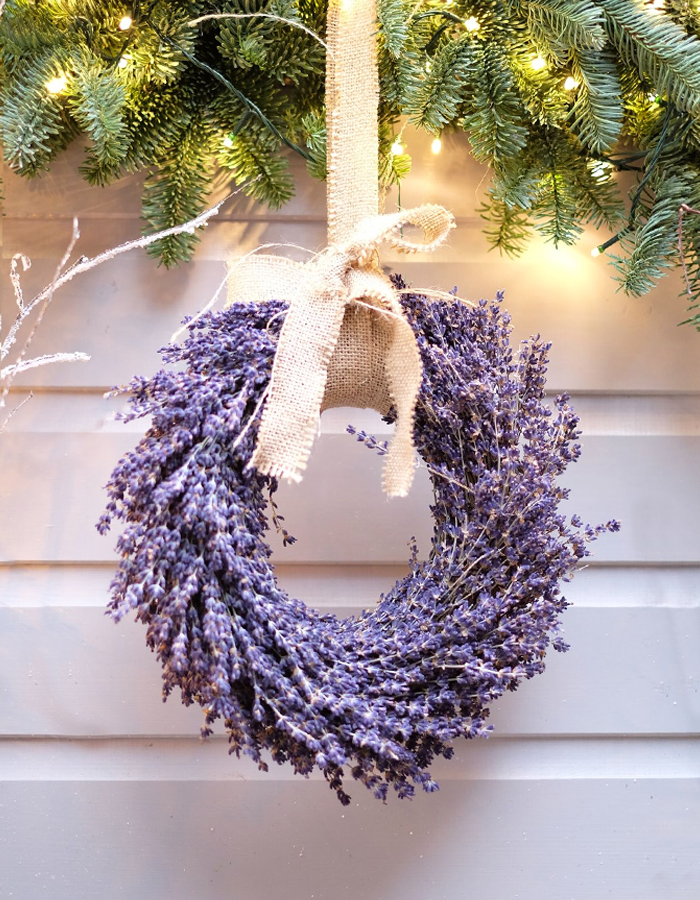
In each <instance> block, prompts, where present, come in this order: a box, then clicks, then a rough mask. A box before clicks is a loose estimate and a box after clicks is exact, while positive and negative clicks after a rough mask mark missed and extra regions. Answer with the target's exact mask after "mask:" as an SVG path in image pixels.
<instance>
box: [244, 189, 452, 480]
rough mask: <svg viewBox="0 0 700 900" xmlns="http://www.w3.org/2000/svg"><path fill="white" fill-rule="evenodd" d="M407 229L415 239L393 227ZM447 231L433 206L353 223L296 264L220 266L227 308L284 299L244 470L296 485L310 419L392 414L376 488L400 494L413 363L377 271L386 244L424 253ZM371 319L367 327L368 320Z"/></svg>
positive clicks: (408, 464) (417, 367) (446, 219)
mask: <svg viewBox="0 0 700 900" xmlns="http://www.w3.org/2000/svg"><path fill="white" fill-rule="evenodd" d="M408 225H414V226H416V227H418V228H420V229H421V231H422V232H423V237H424V240H423V241H422V242H416V241H412V240H410V239H408V238H406V237H404V236H402V234H401V229H402V228H403V227H405V226H408ZM452 227H453V218H452V215H451V214H450V213H448V212H447V211H446V210H445V209H443V208H442V207H440V206H432V205H426V206H420V207H418V208H416V209H412V210H406V211H402V212H398V213H394V214H390V215H382V216H373V217H370V218H367V219H364V220H363V221H362V222H360V223H359V225H358V226H357V228H356V229H355V232H354V233H353V235H352V236H351V238H350V240H349V241H347V242H346V243H343V244H340V245H338V246H332V247H328V248H327V249H326V250H325V251H323V253H321V254H319V255H318V256H317V257H315V258H314V259H313V260H312V261H311V262H310V263H307V264H306V265H304V264H301V263H295V262H292V261H291V260H289V259H285V258H283V257H278V256H256V255H253V256H248V257H244V258H243V259H242V260H234V261H232V262H231V264H230V266H229V304H230V303H232V302H240V301H241V300H245V301H248V302H251V301H252V302H261V301H264V300H269V299H272V298H279V299H284V300H288V301H289V310H288V312H287V314H286V318H285V321H284V325H283V326H282V331H281V334H280V337H279V344H278V347H277V353H276V355H275V360H274V364H273V367H272V377H271V380H270V386H269V389H268V395H267V401H266V405H265V410H264V412H263V416H262V421H261V423H260V429H259V431H258V441H257V446H256V449H255V453H254V455H253V457H252V459H251V465H253V466H255V468H257V469H258V471H260V472H262V473H263V474H266V475H273V476H275V477H277V478H279V477H286V478H291V479H293V480H295V481H298V480H300V479H301V473H302V472H303V470H304V468H305V467H306V461H307V459H308V457H309V453H310V452H311V447H312V444H313V441H314V438H315V436H316V431H317V422H318V416H319V415H320V413H321V412H322V411H323V410H324V409H329V408H331V407H335V406H363V407H371V408H373V409H377V410H378V411H379V412H381V413H383V414H386V413H387V412H389V409H390V408H391V407H392V406H393V407H394V409H395V410H396V414H397V420H396V430H395V434H394V437H393V440H392V441H391V443H390V445H389V451H388V454H387V459H386V463H385V467H384V489H385V491H386V492H387V494H389V495H392V496H402V495H404V494H406V493H407V491H408V489H409V488H410V486H411V481H412V479H413V470H414V461H413V413H414V408H415V403H416V399H417V397H418V391H419V389H420V383H421V361H420V356H419V353H418V347H417V346H416V339H415V336H414V334H413V330H412V328H411V326H410V325H409V323H408V322H407V321H406V319H405V317H404V314H403V310H402V308H401V303H400V300H399V296H398V294H397V292H396V291H395V289H394V287H393V285H392V284H391V282H390V281H389V279H388V278H387V277H386V276H385V275H384V274H383V272H382V271H381V270H380V269H379V266H378V255H377V250H378V248H379V246H380V244H382V243H384V242H386V243H388V244H390V245H392V246H394V247H397V248H398V249H399V250H403V251H404V252H408V253H411V252H416V251H419V250H433V249H434V248H435V247H437V246H439V245H440V244H441V243H442V242H443V241H444V240H445V238H446V237H447V235H448V233H449V231H450V229H451V228H452ZM371 319H375V320H376V321H374V322H372V321H371Z"/></svg>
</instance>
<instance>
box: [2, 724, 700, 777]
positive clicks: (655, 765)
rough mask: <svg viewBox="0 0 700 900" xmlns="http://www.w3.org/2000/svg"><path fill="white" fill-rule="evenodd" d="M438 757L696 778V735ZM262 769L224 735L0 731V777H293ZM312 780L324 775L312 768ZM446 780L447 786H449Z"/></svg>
mask: <svg viewBox="0 0 700 900" xmlns="http://www.w3.org/2000/svg"><path fill="white" fill-rule="evenodd" d="M454 750H455V752H454V756H453V757H452V758H451V759H449V760H446V759H442V758H440V759H437V760H435V762H434V763H433V765H432V766H431V768H430V771H431V774H432V775H433V777H434V778H435V779H436V780H438V781H439V782H440V783H443V782H444V783H445V784H446V785H447V784H449V783H450V782H459V781H484V780H491V781H563V780H576V781H593V780H600V779H605V780H607V779H611V780H612V779H626V780H629V779H638V778H646V779H649V778H662V779H678V778H683V779H692V778H698V779H700V736H695V737H687V736H686V737H669V736H665V737H649V736H643V737H634V736H631V735H625V736H621V735H610V736H607V737H601V736H593V737H591V736H586V735H578V736H577V737H575V738H568V737H556V738H553V737H505V736H492V737H490V738H488V739H478V740H471V741H467V740H460V741H457V742H456V745H455V748H454ZM265 759H266V762H267V763H268V767H269V769H268V771H267V772H265V771H261V770H260V769H258V767H257V766H256V765H255V764H254V763H251V761H250V760H249V759H248V758H247V757H241V758H237V757H236V756H235V755H233V754H229V753H228V742H227V739H226V737H225V736H223V735H216V736H214V737H210V738H208V739H207V740H206V741H204V740H202V739H201V738H199V737H190V738H163V737H161V738H156V737H152V736H151V737H148V738H133V737H127V736H120V737H116V738H103V737H87V738H82V739H76V738H64V737H58V738H57V737H50V738H46V737H31V738H7V737H0V773H1V774H0V784H1V783H3V782H12V781H26V782H31V781H34V782H52V781H76V780H78V779H80V780H82V781H85V782H94V781H143V782H152V781H176V782H188V781H198V782H211V781H214V782H223V781H262V782H269V781H298V780H299V776H298V775H295V774H294V771H293V769H292V768H291V766H287V765H281V766H280V765H277V764H276V763H275V762H274V761H273V760H272V759H271V758H270V757H269V756H267V755H266V757H265ZM309 780H310V781H323V774H322V772H321V771H320V770H318V769H316V770H314V771H313V772H312V773H311V775H310V776H309ZM450 789H451V788H449V787H448V790H450Z"/></svg>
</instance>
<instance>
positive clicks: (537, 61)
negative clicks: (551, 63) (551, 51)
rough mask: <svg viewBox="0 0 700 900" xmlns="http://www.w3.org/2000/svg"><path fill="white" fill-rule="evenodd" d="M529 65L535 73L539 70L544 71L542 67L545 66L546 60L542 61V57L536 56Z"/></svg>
mask: <svg viewBox="0 0 700 900" xmlns="http://www.w3.org/2000/svg"><path fill="white" fill-rule="evenodd" d="M530 65H531V66H532V68H533V69H534V70H535V72H539V71H540V70H541V69H544V67H545V66H546V65H547V60H546V59H544V58H543V57H542V56H536V57H535V58H534V59H533V60H532V62H531V63H530Z"/></svg>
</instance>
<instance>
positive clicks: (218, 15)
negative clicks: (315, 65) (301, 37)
mask: <svg viewBox="0 0 700 900" xmlns="http://www.w3.org/2000/svg"><path fill="white" fill-rule="evenodd" d="M209 19H274V20H275V21H276V22H284V23H285V25H291V26H292V28H298V29H299V30H300V31H304V32H306V34H308V35H310V36H311V37H312V38H313V39H314V40H315V41H318V43H319V44H320V45H321V46H322V47H323V48H324V49H325V51H326V53H330V50H329V49H328V44H326V42H325V41H324V40H323V39H322V38H320V37H319V36H318V35H317V34H316V32H315V31H312V30H311V29H310V28H307V27H306V25H304V24H302V23H301V22H295V21H294V20H293V19H285V18H284V17H283V16H275V15H273V14H272V13H208V14H207V15H206V16H199V17H198V18H196V19H190V20H189V22H188V23H187V24H188V25H199V23H200V22H206V21H208V20H209Z"/></svg>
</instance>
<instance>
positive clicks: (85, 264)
mask: <svg viewBox="0 0 700 900" xmlns="http://www.w3.org/2000/svg"><path fill="white" fill-rule="evenodd" d="M3 5H4V3H3V0H0V14H1V13H2V7H3ZM240 190H242V188H239V191H240ZM239 191H235V192H234V193H238V192H239ZM229 196H232V195H231V194H229ZM228 199H229V197H225V198H224V199H223V200H222V201H221V202H220V203H217V204H216V206H213V207H211V209H208V210H206V211H205V212H203V213H201V214H200V215H198V216H197V217H196V218H194V219H191V220H190V221H189V222H184V223H183V224H182V225H175V226H173V227H172V228H166V229H164V230H163V231H159V232H157V233H156V234H148V235H145V236H144V237H141V238H137V239H136V240H133V241H127V242H126V243H124V244H119V246H118V247H113V248H112V249H111V250H105V251H104V252H103V253H98V254H97V256H93V257H86V256H82V257H80V259H78V260H77V261H76V262H75V263H73V265H71V266H70V267H69V268H67V269H66V266H67V265H68V260H69V259H70V256H71V254H72V252H73V250H74V248H75V245H76V243H77V242H78V239H79V237H80V229H79V227H78V220H77V219H75V218H74V219H73V231H72V233H71V239H70V241H69V243H68V247H67V248H66V252H65V253H64V254H63V257H62V258H61V261H60V262H59V264H58V266H57V267H56V272H55V273H54V277H53V279H52V280H51V283H50V284H48V285H47V286H46V287H45V288H43V289H42V290H41V291H39V293H38V294H37V295H36V296H35V297H34V298H33V299H32V300H31V301H30V302H29V303H25V302H24V297H23V294H22V286H21V283H20V273H19V271H18V264H19V263H20V262H21V264H22V268H23V270H24V271H25V272H26V271H27V269H28V268H29V267H30V266H31V260H30V259H29V258H28V257H27V256H25V255H24V254H22V253H16V254H15V255H14V256H13V258H12V263H11V266H10V281H11V282H12V288H13V290H14V294H15V300H16V302H17V308H18V310H19V311H18V313H17V316H16V317H15V320H14V322H13V323H12V326H11V327H10V329H9V331H8V333H7V335H6V336H5V338H4V340H3V341H2V342H1V343H0V361H2V360H4V359H5V358H6V357H7V356H8V355H9V353H10V350H11V349H12V348H13V346H14V345H15V343H16V341H17V336H18V332H19V329H20V328H21V326H22V324H23V323H24V322H25V321H26V319H27V317H28V316H29V315H30V314H31V313H32V312H33V311H34V310H35V309H37V307H38V308H39V312H38V314H37V316H36V319H35V320H34V324H33V326H32V328H31V331H30V332H29V334H28V336H27V338H26V339H25V341H24V344H23V346H22V349H21V351H20V352H19V354H18V356H17V359H16V360H15V362H14V363H13V364H12V365H10V366H6V367H5V368H0V383H1V385H2V387H1V390H0V408H4V407H5V405H6V399H7V395H8V393H9V391H10V387H11V385H12V382H13V381H14V378H15V376H16V375H18V374H19V373H20V372H24V371H27V370H28V369H34V368H37V367H39V366H46V365H49V364H50V363H58V362H84V361H87V360H89V359H90V357H89V356H88V355H87V354H86V353H81V352H74V353H52V354H47V355H45V356H38V357H36V358H34V359H29V360H27V359H25V356H26V353H27V350H28V348H29V345H30V344H31V342H32V340H33V339H34V336H35V335H36V332H37V329H38V328H39V326H40V324H41V322H42V319H43V317H44V313H45V312H46V310H47V309H48V307H49V305H50V303H51V301H52V300H53V297H54V294H55V293H56V291H57V290H58V288H59V287H62V286H63V285H64V284H67V283H68V282H69V281H72V280H73V278H75V276H76V275H80V274H81V273H83V272H87V271H88V270H90V269H94V268H95V266H99V265H100V264H101V263H103V262H107V260H110V259H114V258H115V257H117V256H120V255H121V254H122V253H127V252H128V251H129V250H136V249H139V248H143V247H148V246H149V244H153V243H154V242H155V241H159V240H162V239H163V238H166V237H170V236H171V235H176V234H182V233H184V232H186V233H189V234H194V232H195V230H196V229H197V228H201V227H202V226H203V225H206V224H207V222H208V221H209V219H210V218H211V217H212V216H215V215H216V214H217V213H218V212H219V210H220V209H221V207H222V206H223V204H224V203H225V202H226V201H227V200H228ZM1 328H2V319H0V329H1ZM30 396H31V395H30ZM28 399H29V397H27V398H25V399H24V400H23V401H22V403H20V404H19V405H18V406H17V407H15V409H13V410H12V411H11V412H10V413H9V414H8V416H7V417H6V418H5V420H4V422H3V423H2V424H1V425H0V434H1V433H2V432H3V431H4V430H5V428H6V427H7V423H8V422H9V420H10V419H11V418H12V416H14V415H15V413H16V412H17V410H18V409H20V408H21V407H22V406H23V405H24V404H25V403H26V402H27V400H28Z"/></svg>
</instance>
